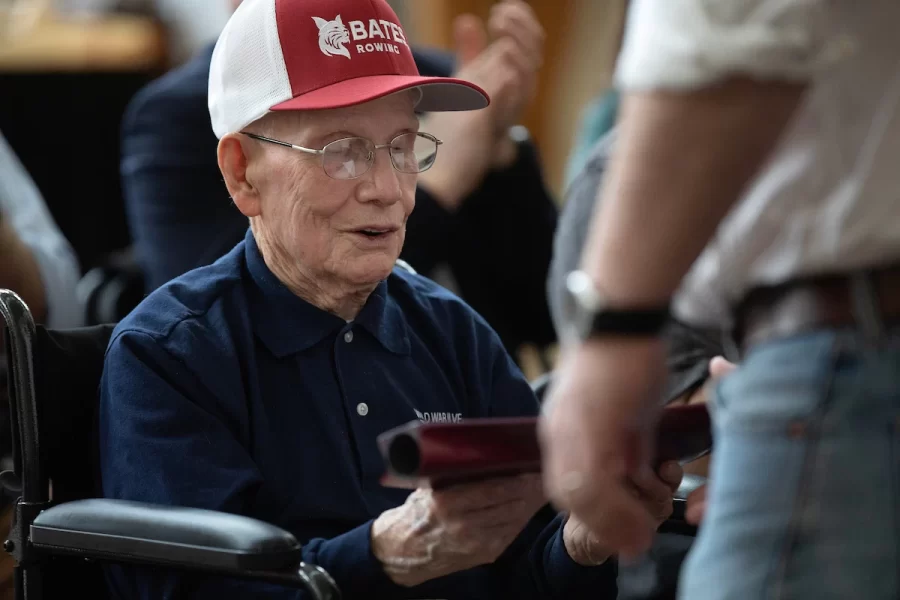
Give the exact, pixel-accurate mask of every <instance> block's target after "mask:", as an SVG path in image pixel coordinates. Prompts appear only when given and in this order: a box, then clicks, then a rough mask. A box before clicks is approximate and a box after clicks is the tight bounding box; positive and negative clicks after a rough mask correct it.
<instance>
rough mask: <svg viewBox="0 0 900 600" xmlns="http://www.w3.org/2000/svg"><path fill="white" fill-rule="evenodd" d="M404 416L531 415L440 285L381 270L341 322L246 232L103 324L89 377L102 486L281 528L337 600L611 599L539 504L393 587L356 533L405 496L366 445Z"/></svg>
mask: <svg viewBox="0 0 900 600" xmlns="http://www.w3.org/2000/svg"><path fill="white" fill-rule="evenodd" d="M416 411H419V412H420V413H423V414H426V413H427V414H430V415H431V416H434V415H435V414H438V415H442V414H450V415H454V416H455V415H456V414H460V415H461V417H462V418H463V419H467V418H474V417H484V416H510V415H523V414H535V413H536V411H537V402H536V399H535V397H534V395H533V394H532V392H531V388H530V386H529V385H528V383H527V382H526V381H525V379H524V378H523V376H522V375H521V373H520V372H519V370H518V369H517V367H516V366H515V365H514V363H513V362H512V361H511V360H510V358H509V357H508V355H507V354H506V352H505V351H504V349H503V346H502V344H501V342H500V340H499V338H498V337H497V335H496V334H495V333H494V332H493V330H491V329H490V327H489V326H488V325H487V324H486V323H485V321H484V320H483V319H481V318H480V317H479V316H478V315H477V314H476V313H474V312H473V311H472V310H471V309H470V308H469V307H468V306H467V305H466V304H464V303H463V302H462V301H461V300H459V299H458V298H456V297H455V296H453V295H452V294H450V293H449V292H447V291H446V290H444V289H442V288H440V287H439V286H437V285H435V284H434V283H432V282H430V281H429V280H427V279H425V278H423V277H420V276H418V275H413V274H411V273H408V272H406V271H403V270H400V269H395V270H394V272H393V273H392V274H391V275H390V277H389V278H388V279H387V280H386V281H383V282H382V283H381V284H380V285H379V286H378V287H377V288H376V290H375V291H374V292H373V293H372V295H371V296H370V297H369V300H368V302H367V303H366V305H365V307H364V308H363V310H362V311H361V312H360V314H359V316H358V317H357V319H356V320H355V321H353V322H351V323H347V322H345V321H344V320H343V319H340V318H338V317H336V316H334V315H331V314H328V313H326V312H324V311H321V310H319V309H317V308H315V307H313V306H312V305H310V304H308V303H306V302H305V301H303V300H301V299H300V298H298V297H297V296H295V295H293V294H292V293H291V292H290V291H288V289H287V288H286V287H284V286H283V285H282V284H281V283H280V282H279V281H278V280H277V279H276V278H275V277H274V276H273V275H272V273H271V271H269V269H268V268H267V267H266V265H265V263H264V261H263V259H262V256H261V255H260V252H259V249H258V248H257V246H256V243H255V241H254V239H253V236H252V235H251V234H250V233H249V232H248V234H247V236H246V238H245V240H244V241H243V242H241V243H240V244H238V245H237V246H236V247H235V248H234V250H232V251H231V252H230V253H228V254H227V255H225V256H224V257H223V258H222V259H220V260H219V261H217V262H216V263H215V264H213V265H210V266H207V267H202V268H200V269H197V270H194V271H191V272H189V273H187V274H186V275H184V276H182V277H180V278H178V279H176V280H174V281H173V282H171V283H169V284H167V285H165V286H163V287H162V288H160V289H158V290H157V291H155V292H154V293H152V294H151V295H150V296H148V297H147V298H146V299H145V300H144V302H143V303H142V304H141V305H140V306H139V307H138V308H137V309H136V310H135V311H134V312H133V313H132V314H131V315H129V316H128V317H127V318H126V319H125V320H123V321H122V322H121V323H120V324H119V325H118V327H117V328H116V330H115V332H114V333H113V337H112V340H111V342H110V346H109V349H108V352H107V357H106V364H105V369H104V374H103V379H102V383H101V408H100V444H101V469H102V479H103V493H104V495H105V496H107V497H112V498H123V499H130V500H140V501H147V502H156V503H162V504H169V505H179V506H192V507H200V508H207V509H214V510H222V511H227V512H232V513H239V514H243V515H248V516H251V517H255V518H258V519H262V520H264V521H268V522H270V523H274V524H276V525H279V526H281V527H283V528H285V529H287V530H289V531H291V532H292V533H293V534H294V535H295V536H296V537H297V538H298V540H300V542H301V543H303V544H304V548H303V559H304V560H305V561H307V562H309V563H313V564H318V565H320V566H322V567H324V568H325V569H326V570H327V571H328V572H329V573H330V574H331V575H332V576H333V577H334V578H335V580H336V581H337V582H338V585H339V586H340V588H341V590H342V592H343V596H344V598H345V599H348V600H352V599H354V598H379V599H380V598H447V599H453V598H459V599H465V600H478V599H487V598H523V599H524V598H560V599H563V598H577V597H584V598H588V597H590V598H601V599H602V598H608V599H612V598H614V597H615V593H616V592H615V565H613V564H607V565H604V566H601V567H596V568H584V567H580V566H578V565H577V564H575V563H574V562H573V561H572V560H571V559H570V558H569V557H568V555H567V554H566V551H565V548H564V545H563V542H562V539H561V527H560V524H561V522H562V518H561V517H560V516H557V515H556V514H555V513H553V512H552V510H551V509H550V508H549V507H547V508H546V509H544V510H542V511H541V512H539V513H538V515H537V516H536V517H535V518H534V519H533V520H532V522H531V523H530V524H529V526H528V527H526V529H525V531H523V533H522V534H521V535H520V536H519V538H518V539H517V540H516V542H515V543H514V544H513V546H511V547H510V549H509V550H508V551H507V552H506V553H505V554H504V556H503V557H501V559H500V560H498V561H497V562H496V563H495V564H494V565H491V566H490V567H479V568H475V569H471V570H468V571H465V572H462V573H457V574H454V575H450V576H447V577H443V578H440V579H436V580H433V581H431V582H428V583H425V584H423V585H421V586H418V587H416V588H402V587H399V586H397V585H395V584H393V583H392V582H391V581H390V580H389V579H388V577H387V576H386V575H385V574H384V573H383V571H382V569H381V567H380V564H379V563H378V561H377V560H376V559H375V558H374V557H373V555H372V553H371V548H370V543H369V531H370V526H371V522H372V520H373V519H374V518H375V517H377V516H378V515H379V514H380V513H382V512H384V511H385V510H387V509H390V508H393V507H395V506H398V505H400V504H402V503H403V501H404V500H405V498H406V496H407V495H408V493H409V492H408V491H404V490H395V489H387V488H384V487H382V486H381V485H379V477H380V476H381V475H382V473H383V467H382V463H381V460H380V455H379V453H378V451H377V449H376V443H375V439H376V436H377V435H378V434H380V433H381V432H383V431H385V430H386V429H389V428H391V427H395V426H397V425H400V424H402V423H407V422H409V421H411V420H413V419H415V418H417V417H416ZM438 418H440V417H438ZM451 418H453V417H451ZM108 574H109V580H110V583H111V585H112V587H113V589H114V590H115V595H117V596H118V597H120V598H129V599H130V598H146V599H150V598H153V599H154V600H156V599H163V598H175V597H189V598H197V599H199V598H203V599H207V598H208V599H210V600H212V599H216V600H218V599H219V598H244V599H247V598H272V599H281V598H303V597H304V596H303V593H301V592H300V591H297V590H289V589H286V588H282V587H278V586H274V585H269V584H260V583H253V582H241V581H233V580H226V579H222V578H209V577H204V578H200V576H187V575H180V576H177V577H176V576H175V575H164V574H160V573H159V572H156V573H150V572H149V571H144V570H140V569H138V568H136V567H109V572H108Z"/></svg>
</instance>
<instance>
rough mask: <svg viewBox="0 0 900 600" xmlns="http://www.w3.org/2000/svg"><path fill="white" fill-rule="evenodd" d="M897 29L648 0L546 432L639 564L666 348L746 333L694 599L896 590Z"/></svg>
mask: <svg viewBox="0 0 900 600" xmlns="http://www.w3.org/2000/svg"><path fill="white" fill-rule="evenodd" d="M898 20H900V5H898V4H897V3H895V2H890V1H887V0H875V1H872V2H866V3H851V2H826V1H824V0H807V1H803V2H801V1H794V2H785V1H779V2H744V1H739V0H730V1H728V2H717V3H715V4H713V3H708V2H704V1H703V0H636V1H635V2H633V3H632V8H631V14H630V15H629V23H628V32H627V34H626V41H625V46H624V49H623V53H622V56H621V57H620V61H619V65H618V69H617V85H618V87H619V89H621V90H622V91H623V94H624V96H623V105H622V114H621V118H620V130H619V138H618V141H617V146H616V148H617V150H616V155H615V157H614V160H613V163H612V164H611V167H610V172H609V174H608V179H607V181H606V183H605V185H604V188H603V191H602V192H601V193H602V198H603V199H602V201H601V204H600V205H599V210H598V211H597V214H596V215H595V219H594V226H593V230H592V235H591V239H590V242H589V244H588V248H587V250H586V253H585V257H584V260H583V262H582V270H581V271H576V272H574V273H572V274H570V275H569V277H568V280H567V281H568V287H569V293H570V295H571V298H572V300H573V302H574V303H575V304H576V305H577V306H579V308H580V310H579V311H578V315H577V317H576V318H574V319H573V321H572V322H573V323H576V324H578V325H579V326H577V327H573V330H576V331H578V332H579V333H580V338H579V341H578V342H577V343H575V344H572V345H571V346H570V347H567V348H566V349H565V350H564V353H563V364H562V367H561V369H560V373H559V382H558V385H557V387H556V389H555V392H554V393H553V394H552V395H551V397H550V398H549V400H548V404H547V408H546V411H545V415H544V419H543V420H542V426H541V433H542V440H543V443H544V447H545V456H546V464H545V473H546V486H547V489H548V492H549V493H550V495H551V496H552V498H553V499H554V500H555V501H556V503H557V504H558V505H559V506H560V507H562V508H564V509H569V510H571V511H572V514H573V515H577V516H578V517H579V518H581V519H582V520H583V521H584V522H586V523H587V525H588V526H589V527H593V528H594V529H595V531H600V530H601V527H600V526H599V524H598V523H599V521H598V519H599V518H600V517H601V516H602V518H603V523H606V524H607V525H606V527H605V528H602V531H603V534H604V535H605V536H606V538H607V539H610V538H614V539H615V540H616V543H617V547H618V548H619V549H621V550H623V551H624V552H626V553H638V552H641V551H643V550H644V549H646V548H647V547H648V545H649V544H650V541H651V539H652V533H653V531H654V528H653V522H652V519H651V515H650V514H648V513H647V512H646V511H645V510H644V509H643V508H642V507H640V506H639V505H638V504H637V503H636V502H635V501H634V500H633V498H632V496H631V493H630V483H629V482H630V480H631V478H632V477H634V476H635V475H636V474H641V473H642V472H643V471H644V470H646V469H647V468H649V467H648V465H647V464H646V461H645V460H644V459H645V457H646V456H647V452H648V451H649V440H650V439H651V437H650V432H651V431H652V426H653V423H654V416H655V415H656V414H657V410H656V406H657V404H658V389H659V384H660V382H661V377H660V374H661V373H662V372H663V362H664V357H665V351H664V347H663V344H662V342H661V341H660V336H659V332H660V330H661V328H662V325H663V324H664V323H665V322H666V319H667V317H668V315H669V312H670V306H672V308H673V310H674V313H675V314H676V315H677V316H678V317H680V318H681V319H683V320H685V321H686V322H688V323H690V324H693V325H704V324H707V325H708V324H724V325H726V326H728V327H730V328H733V329H734V331H735V334H736V337H737V339H738V340H740V341H739V343H740V345H741V347H742V350H743V357H742V361H741V365H740V367H739V369H738V370H736V371H735V372H733V373H732V374H730V375H729V376H728V377H726V378H725V379H724V380H723V381H722V382H721V383H720V384H719V386H718V393H717V397H716V399H715V403H714V415H715V426H716V431H715V434H716V437H715V444H716V450H715V453H714V456H713V461H712V467H711V484H710V485H711V489H710V490H709V492H708V507H707V509H706V515H705V520H704V525H703V527H702V529H701V531H700V535H699V537H698V539H697V542H696V545H695V547H694V548H693V549H692V551H691V555H690V557H689V558H688V561H687V563H686V566H685V568H684V571H683V578H682V582H681V591H680V594H681V595H682V597H684V598H691V599H694V600H707V599H720V598H722V599H724V598H763V597H772V596H777V597H778V598H816V599H817V600H819V599H828V598H848V597H857V598H867V599H882V598H884V599H887V598H897V597H898V594H900V585H898V570H897V564H898V543H900V530H898V528H897V526H896V525H897V519H898V512H897V510H898V508H897V507H898V490H900V486H898V481H900V467H898V464H900V463H898V460H897V447H898V436H900V434H898V423H900V420H898V417H900V394H898V390H900V338H898V335H897V329H896V323H897V320H898V317H900V292H898V290H900V267H898V263H900V227H898V226H897V223H896V218H897V214H898V208H900V206H898V193H897V189H898V186H900V174H898V171H897V160H898V156H900V110H898V102H900V38H898V36H897V35H896V32H895V24H896V23H897V22H898ZM601 490H602V494H601V493H600V492H601ZM848 490H852V498H851V497H850V496H848ZM610 515H615V516H616V517H617V518H615V519H613V520H611V519H610ZM609 523H615V527H614V528H613V529H610V528H609V525H608V524H609Z"/></svg>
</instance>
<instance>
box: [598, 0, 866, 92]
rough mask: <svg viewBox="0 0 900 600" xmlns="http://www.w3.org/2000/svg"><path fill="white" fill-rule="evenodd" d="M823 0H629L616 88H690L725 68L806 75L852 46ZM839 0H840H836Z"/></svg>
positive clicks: (774, 75) (762, 74)
mask: <svg viewBox="0 0 900 600" xmlns="http://www.w3.org/2000/svg"><path fill="white" fill-rule="evenodd" d="M835 4H836V3H833V2H829V1H828V0H805V1H802V2H785V1H784V0H633V1H632V2H631V6H630V8H629V15H628V22H627V26H626V33H625V40H624V44H623V47H622V52H621V54H620V56H619V60H618V64H617V67H616V75H615V80H616V85H617V87H619V88H621V89H622V90H640V89H657V88H670V89H692V88H699V87H703V86H707V85H710V84H713V83H715V82H717V81H719V80H721V79H724V78H725V77H727V76H730V75H734V74H743V75H747V76H751V77H757V78H762V79H769V78H776V79H786V80H795V81H808V80H811V79H812V78H813V77H814V76H816V75H817V74H818V73H819V72H820V71H822V70H823V69H827V68H829V67H830V66H831V65H832V64H834V63H835V62H836V61H838V60H840V59H841V58H843V57H844V56H846V55H847V54H848V52H849V50H850V49H851V45H850V42H851V40H849V39H848V38H847V37H845V36H843V35H841V34H840V32H839V30H838V26H839V22H840V21H841V20H842V18H841V17H840V16H839V15H838V10H837V9H836V8H835V6H834V5H835ZM837 4H840V3H837Z"/></svg>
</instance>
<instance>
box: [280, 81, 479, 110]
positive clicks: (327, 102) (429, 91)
mask: <svg viewBox="0 0 900 600" xmlns="http://www.w3.org/2000/svg"><path fill="white" fill-rule="evenodd" d="M413 88H418V89H419V90H421V92H422V98H421V100H419V103H418V104H417V105H416V110H417V111H421V112H442V111H456V110H478V109H480V108H485V107H486V106H487V105H488V104H490V97H489V96H488V95H487V92H485V91H484V90H483V89H481V88H480V87H478V86H477V85H475V84H474V83H470V82H468V81H464V80H462V79H454V78H451V77H415V76H409V75H372V76H370V77H357V78H354V79H348V80H345V81H339V82H337V83H333V84H331V85H329V86H325V87H323V88H319V89H317V90H313V91H311V92H308V93H306V94H302V95H300V96H297V97H296V98H291V99H290V100H286V101H285V102H281V103H279V104H276V105H275V106H273V107H272V108H271V109H270V110H322V109H327V108H343V107H345V106H355V105H357V104H362V103H363V102H368V101H370V100H375V99H377V98H381V97H383V96H387V95H389V94H393V93H395V92H401V91H403V90H409V89H413Z"/></svg>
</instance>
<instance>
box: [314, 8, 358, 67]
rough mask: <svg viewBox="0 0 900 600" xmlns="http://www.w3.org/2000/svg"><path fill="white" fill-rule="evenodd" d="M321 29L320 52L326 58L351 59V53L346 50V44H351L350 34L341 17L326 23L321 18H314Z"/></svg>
mask: <svg viewBox="0 0 900 600" xmlns="http://www.w3.org/2000/svg"><path fill="white" fill-rule="evenodd" d="M313 21H315V22H316V26H317V27H318V28H319V50H321V51H322V54H324V55H325V56H338V55H340V56H346V57H347V58H350V51H349V50H347V49H346V48H344V44H349V43H350V32H349V31H348V30H347V28H346V27H344V23H343V22H342V21H341V15H338V16H337V17H335V19H334V21H326V20H325V19H320V18H319V17H313Z"/></svg>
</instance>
